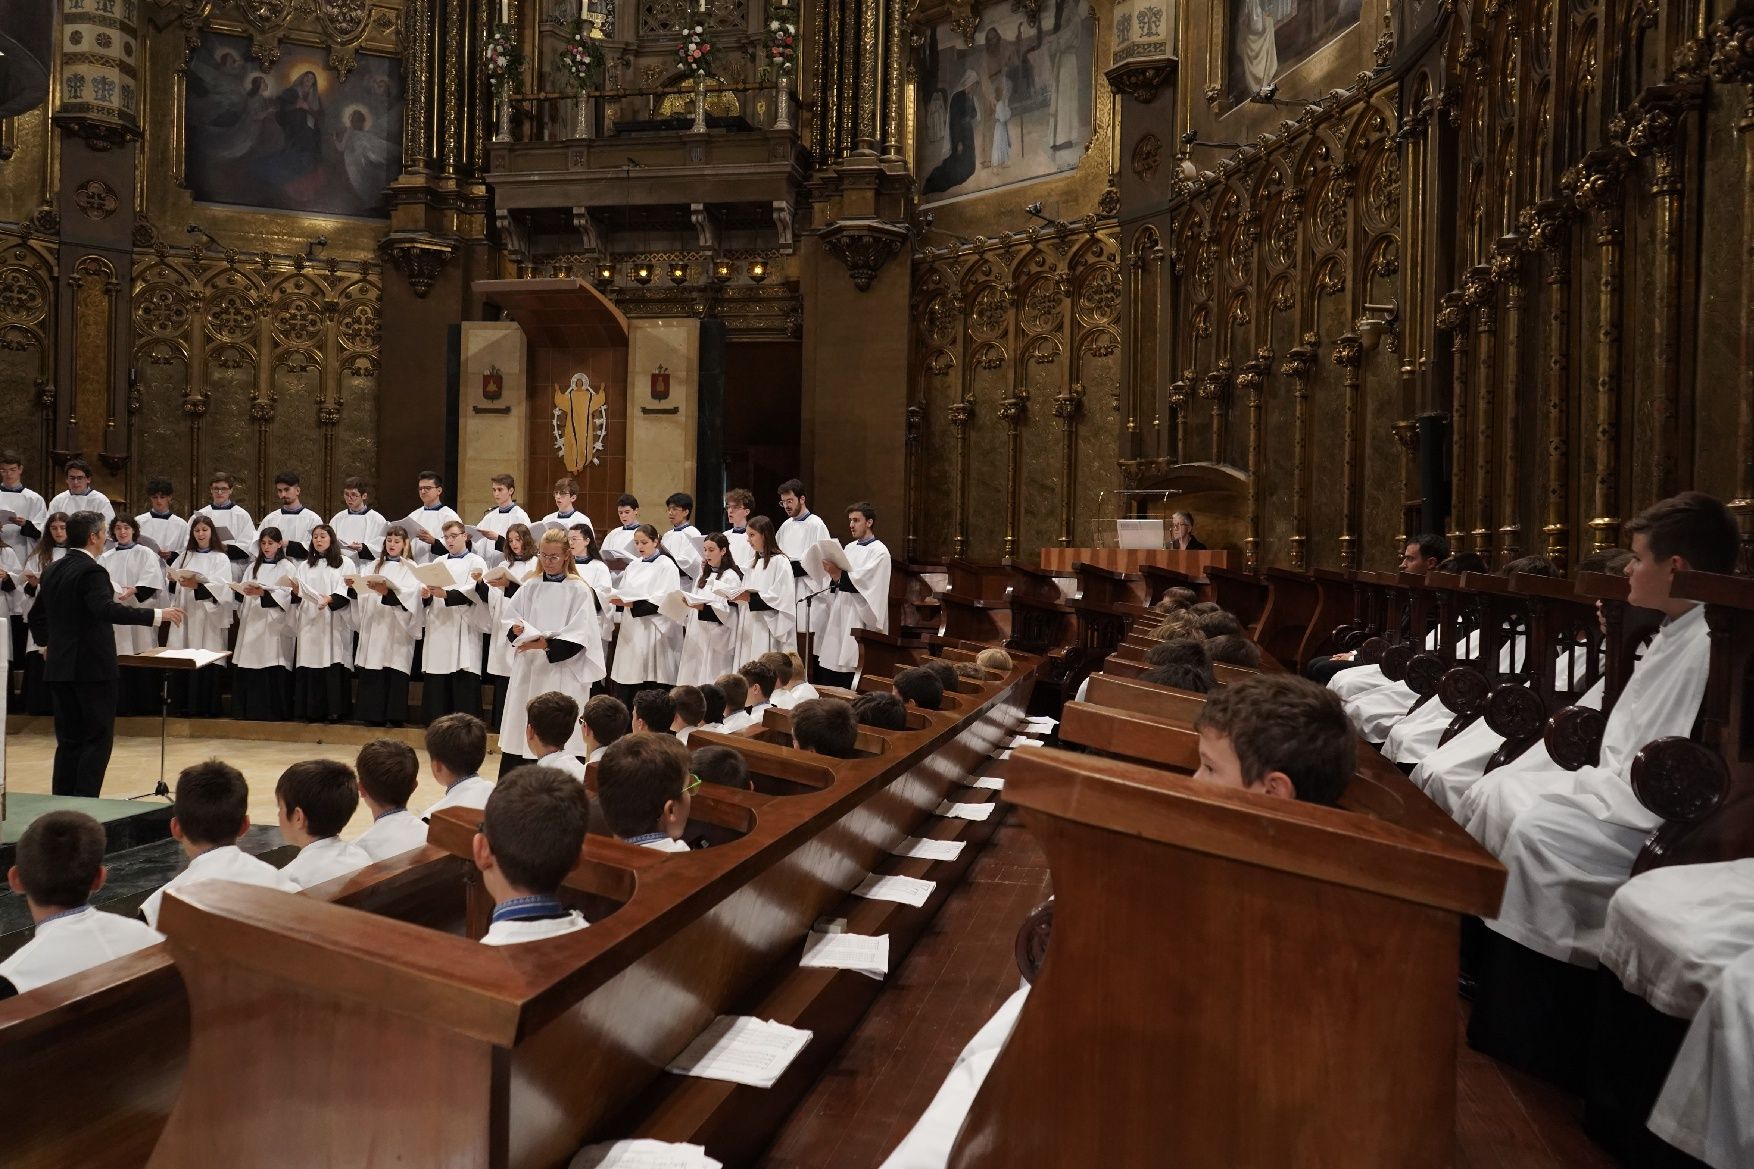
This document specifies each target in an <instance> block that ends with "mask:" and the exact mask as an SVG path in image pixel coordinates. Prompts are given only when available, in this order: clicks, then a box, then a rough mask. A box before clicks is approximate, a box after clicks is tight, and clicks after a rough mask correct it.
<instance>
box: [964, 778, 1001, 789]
mask: <svg viewBox="0 0 1754 1169" xmlns="http://www.w3.org/2000/svg"><path fill="white" fill-rule="evenodd" d="M969 786H970V787H973V788H977V789H979V790H980V791H984V792H1002V791H1004V790H1005V781H1004V780H1002V779H1000V778H999V777H998V776H996V775H983V776H981V777H980V778H979V779H977V780H975V781H974V783H972V784H970V785H969Z"/></svg>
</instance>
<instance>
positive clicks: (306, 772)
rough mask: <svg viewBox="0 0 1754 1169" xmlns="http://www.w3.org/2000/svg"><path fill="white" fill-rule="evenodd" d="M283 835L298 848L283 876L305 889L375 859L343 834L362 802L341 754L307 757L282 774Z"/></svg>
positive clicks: (278, 796)
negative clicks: (326, 756)
mask: <svg viewBox="0 0 1754 1169" xmlns="http://www.w3.org/2000/svg"><path fill="white" fill-rule="evenodd" d="M274 803H275V806H276V808H277V809H278V811H279V815H280V835H282V836H284V837H285V838H286V843H288V844H291V845H295V846H297V848H298V855H297V856H295V857H293V858H292V860H290V861H288V862H287V865H286V867H285V868H283V869H281V870H280V875H281V876H283V877H285V878H286V879H287V880H289V881H292V882H293V883H294V884H296V885H297V886H298V887H299V888H300V889H309V888H310V887H311V886H312V885H321V884H322V883H323V882H324V881H332V880H334V879H335V878H336V877H345V876H347V875H348V874H349V873H356V872H358V871H359V870H360V869H363V868H365V867H366V866H367V865H369V864H371V863H372V858H371V855H370V854H369V853H367V852H366V851H365V849H363V848H361V847H359V845H357V844H355V843H353V842H351V841H346V840H343V839H341V830H342V829H343V828H345V827H347V822H348V821H349V820H351V819H353V813H354V811H355V809H357V808H358V807H359V787H358V784H357V781H356V780H355V779H354V777H353V769H352V768H351V767H349V766H347V764H345V763H342V762H341V761H339V760H337V759H302V760H300V761H299V762H297V763H294V764H293V765H292V766H291V767H288V768H287V769H286V770H285V771H283V772H281V773H280V781H279V782H278V783H276V784H275V785H274Z"/></svg>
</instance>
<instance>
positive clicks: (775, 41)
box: [767, 8, 798, 79]
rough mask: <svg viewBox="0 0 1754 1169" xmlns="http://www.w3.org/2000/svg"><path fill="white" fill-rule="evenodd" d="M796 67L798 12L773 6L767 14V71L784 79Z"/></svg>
mask: <svg viewBox="0 0 1754 1169" xmlns="http://www.w3.org/2000/svg"><path fill="white" fill-rule="evenodd" d="M797 67H798V14H797V13H796V12H794V11H793V10H792V9H790V8H774V9H771V10H770V11H769V12H768V14H767V71H768V73H769V74H770V75H772V76H774V77H778V78H781V79H784V78H786V77H788V76H790V75H791V73H792V71H793V70H794V69H796V68H797Z"/></svg>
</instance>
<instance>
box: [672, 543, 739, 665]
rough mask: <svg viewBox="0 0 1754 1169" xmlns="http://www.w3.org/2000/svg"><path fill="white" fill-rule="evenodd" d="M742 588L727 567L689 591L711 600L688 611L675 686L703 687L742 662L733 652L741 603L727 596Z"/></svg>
mask: <svg viewBox="0 0 1754 1169" xmlns="http://www.w3.org/2000/svg"><path fill="white" fill-rule="evenodd" d="M743 587H744V586H743V578H742V577H741V576H740V575H738V573H737V570H736V569H735V568H733V567H729V566H727V567H726V568H725V569H724V570H723V571H721V572H718V573H715V574H713V575H711V576H709V577H707V578H706V583H705V584H704V585H700V586H697V587H696V588H695V589H693V590H692V593H693V595H695V596H697V597H703V596H705V597H711V598H712V600H711V601H710V602H709V603H708V604H706V605H704V606H702V607H701V608H698V609H690V610H689V613H688V627H687V630H686V632H685V633H684V634H683V637H682V663H681V665H680V666H678V667H677V670H676V683H677V685H679V686H705V685H706V684H707V683H709V682H711V681H713V680H714V679H716V678H718V677H720V676H721V675H724V674H729V673H731V672H733V671H734V670H736V668H737V667H738V666H739V665H741V664H742V663H741V662H739V661H738V660H737V656H736V654H737V624H738V622H739V621H741V620H742V612H743V606H741V605H733V604H731V600H730V599H731V598H732V597H734V596H736V595H737V594H738V593H740V592H742V591H743ZM705 613H711V614H712V615H713V617H714V618H715V619H714V620H710V621H709V620H707V619H706V618H705V617H704V616H703V614H705Z"/></svg>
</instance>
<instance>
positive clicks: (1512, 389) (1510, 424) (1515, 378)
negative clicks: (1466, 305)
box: [1408, 235, 1523, 564]
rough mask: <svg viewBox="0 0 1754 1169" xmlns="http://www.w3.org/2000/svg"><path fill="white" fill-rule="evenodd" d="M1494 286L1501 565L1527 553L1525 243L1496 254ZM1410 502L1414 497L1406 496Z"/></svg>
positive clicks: (1506, 244)
mask: <svg viewBox="0 0 1754 1169" xmlns="http://www.w3.org/2000/svg"><path fill="white" fill-rule="evenodd" d="M1492 281H1493V283H1494V284H1498V285H1502V286H1503V288H1504V395H1503V397H1504V406H1503V414H1504V427H1503V434H1502V439H1501V442H1500V451H1501V453H1500V455H1499V463H1498V480H1499V491H1500V495H1499V504H1498V563H1500V564H1508V563H1510V562H1511V561H1512V560H1515V559H1516V558H1517V557H1519V556H1521V555H1522V554H1523V526H1522V524H1521V523H1520V522H1518V517H1519V515H1520V513H1521V508H1520V507H1519V506H1518V500H1517V486H1518V468H1519V466H1520V464H1521V462H1522V458H1521V453H1520V452H1521V438H1522V405H1523V403H1522V394H1523V241H1522V239H1521V237H1519V236H1515V235H1507V236H1505V237H1504V238H1503V239H1501V240H1499V241H1498V243H1497V244H1496V245H1494V246H1493V249H1492ZM1408 498H1409V499H1411V498H1412V496H1408Z"/></svg>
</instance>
